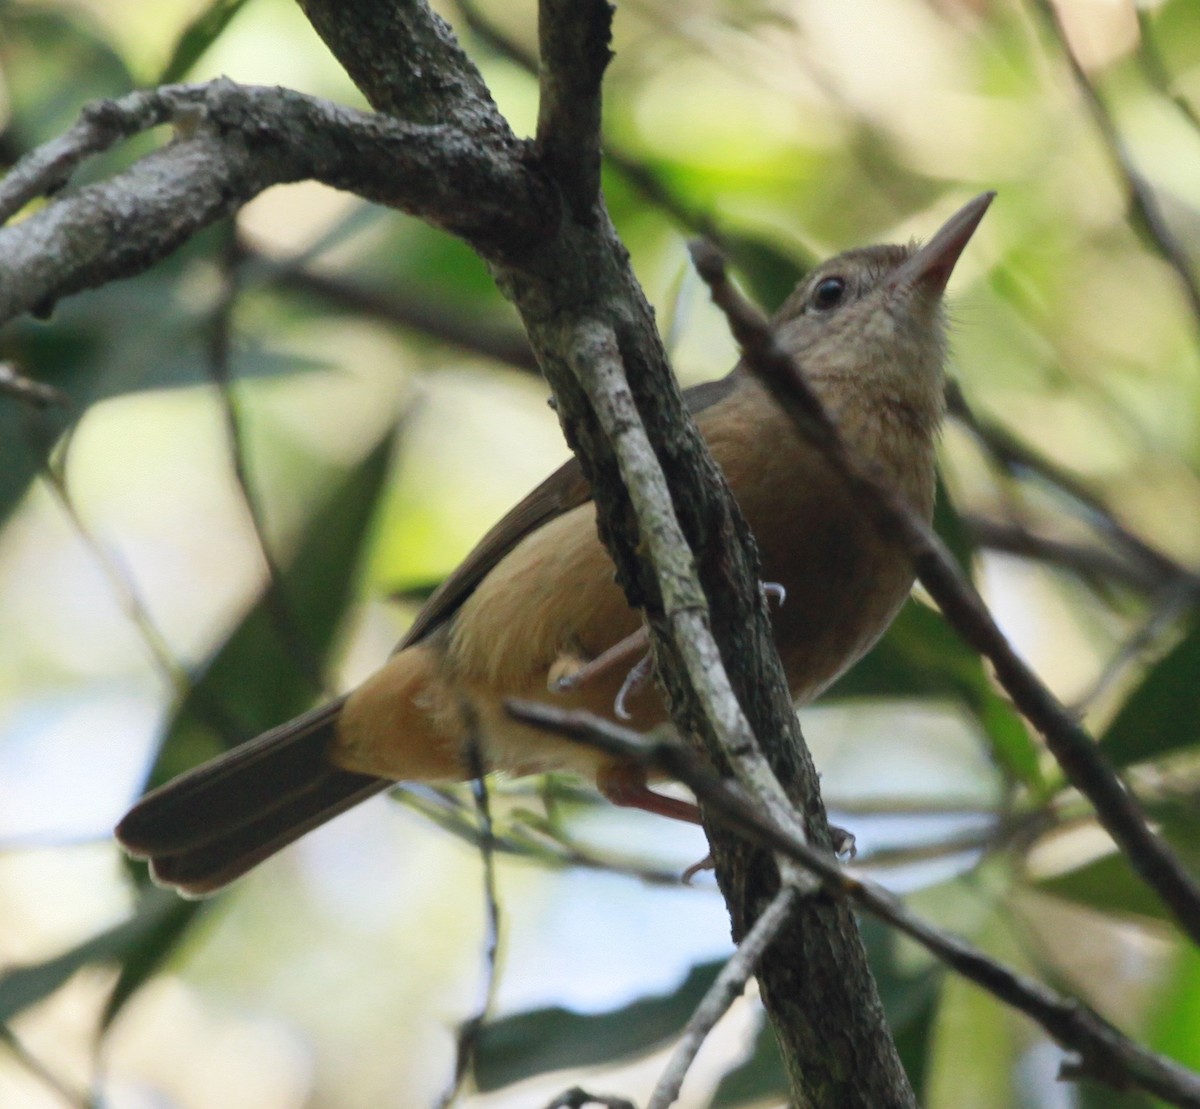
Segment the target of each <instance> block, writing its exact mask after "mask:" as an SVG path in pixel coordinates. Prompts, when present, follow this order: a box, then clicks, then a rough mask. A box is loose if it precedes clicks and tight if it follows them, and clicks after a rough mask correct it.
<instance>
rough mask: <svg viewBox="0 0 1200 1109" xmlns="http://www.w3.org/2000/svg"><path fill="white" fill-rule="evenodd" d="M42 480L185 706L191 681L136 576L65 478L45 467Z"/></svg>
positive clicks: (154, 661) (160, 672) (149, 652)
mask: <svg viewBox="0 0 1200 1109" xmlns="http://www.w3.org/2000/svg"><path fill="white" fill-rule="evenodd" d="M42 477H43V479H44V480H45V482H46V485H47V486H48V487H49V488H50V491H51V493H53V494H54V499H55V500H57V501H58V503H59V505H60V507H61V508H62V510H63V512H64V513H66V516H67V519H68V520H69V521H70V524H71V527H72V528H73V529H74V530H75V534H76V535H77V536H78V537H79V540H80V542H81V543H82V544H83V545H84V547H85V548H86V549H87V551H88V553H89V554H90V555H91V556H92V559H93V560H94V562H95V564H96V566H97V567H98V568H99V570H100V572H101V573H102V574H103V575H104V577H105V579H106V580H107V582H108V586H109V589H110V591H111V592H112V595H113V598H114V599H115V600H116V602H117V607H118V608H119V609H120V610H121V612H122V613H124V615H125V618H126V619H127V620H128V621H129V623H130V624H132V625H133V627H134V629H135V630H136V632H137V634H138V636H139V638H140V639H141V641H142V644H143V645H144V646H145V648H146V651H147V653H148V654H149V655H150V658H151V660H152V661H153V663H154V665H155V668H156V669H157V670H158V672H159V674H160V676H161V677H162V679H163V680H164V681H165V682H166V684H167V685H168V686H169V687H170V689H171V691H172V693H173V694H174V695H175V697H176V699H177V701H179V702H180V703H182V702H183V699H184V697H185V696H186V695H187V693H188V692H189V691H190V690H191V688H192V680H191V678H190V676H189V675H188V672H187V670H186V669H185V668H184V666H183V664H182V663H180V661H179V660H178V659H177V658H176V657H175V655H174V653H173V652H172V651H171V647H170V645H169V644H168V643H167V639H166V636H165V635H163V633H162V631H161V630H160V629H159V627H158V624H157V623H155V620H154V617H153V616H152V615H151V613H150V607H149V605H148V604H147V603H146V600H145V598H144V597H143V596H142V594H141V591H140V590H139V589H138V586H137V583H136V582H135V581H134V579H133V575H132V574H131V573H130V572H129V570H128V569H127V568H126V567H125V566H123V565H122V564H121V563H120V562H119V560H118V559H117V558H116V557H115V556H114V555H113V554H112V553H111V552H110V551H109V550H108V548H107V547H105V546H104V544H103V543H101V542H100V540H99V538H97V536H96V535H95V534H94V533H93V532H92V529H91V528H90V527H89V526H88V525H87V523H86V522H85V521H84V519H83V516H82V515H81V514H80V512H79V509H78V508H77V507H76V505H75V501H74V498H73V497H72V496H71V491H70V489H68V487H67V483H66V480H65V478H64V477H63V475H62V474H60V473H59V472H58V471H57V470H56V469H55V468H54V467H53V466H50V465H46V466H44V467H43V468H42Z"/></svg>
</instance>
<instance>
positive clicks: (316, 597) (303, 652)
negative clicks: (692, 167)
mask: <svg viewBox="0 0 1200 1109" xmlns="http://www.w3.org/2000/svg"><path fill="white" fill-rule="evenodd" d="M395 438H396V435H395V432H394V431H393V430H389V431H388V432H387V433H386V434H385V435H384V436H383V437H382V438H381V439H380V440H379V441H378V442H377V443H376V444H375V445H374V446H373V447H372V449H371V450H370V451H369V452H368V454H367V455H366V456H365V457H364V458H363V459H362V461H361V462H359V463H358V464H357V465H356V466H355V467H354V468H353V469H352V470H351V471H350V472H349V473H348V474H347V475H345V476H344V477H342V479H341V480H339V481H336V482H331V483H330V491H329V495H328V496H327V498H326V500H325V503H324V504H323V505H322V506H321V508H320V509H318V510H317V512H316V513H315V514H314V515H313V516H312V518H311V519H310V520H309V521H308V523H307V525H306V526H305V528H304V529H303V532H302V534H301V535H300V537H299V540H298V541H297V544H296V547H295V549H294V550H293V551H292V553H291V555H290V557H288V558H286V559H283V560H281V563H282V564H281V567H280V569H281V580H280V581H279V582H278V583H277V584H278V587H277V588H274V589H273V588H271V587H267V588H266V589H264V591H263V593H262V594H261V595H260V596H259V598H258V600H257V602H256V603H255V604H254V606H253V607H252V608H251V609H250V611H249V612H248V613H247V614H246V616H245V617H244V618H243V619H242V621H241V622H240V623H239V625H238V626H237V627H236V628H235V629H234V631H233V632H232V634H230V636H229V637H228V638H227V639H226V640H225V642H224V644H222V646H221V647H220V649H219V650H218V651H217V652H216V654H215V655H213V657H212V659H211V660H210V661H209V663H208V665H207V667H206V668H205V670H204V673H203V676H202V677H201V678H200V679H199V680H198V681H197V682H196V684H195V685H194V686H193V687H192V689H191V690H190V691H189V693H188V695H187V697H186V698H185V699H184V701H183V704H182V705H180V706H179V708H178V709H177V710H176V712H175V715H174V718H173V719H172V721H171V723H170V726H169V728H168V730H167V735H166V738H165V740H164V741H163V744H162V747H161V749H160V751H159V755H158V759H157V761H156V763H155V765H154V769H153V771H152V772H151V775H150V784H151V785H157V784H159V783H160V782H163V781H166V780H167V779H169V778H171V777H174V776H175V775H176V774H178V773H180V772H181V771H182V770H184V769H186V768H188V767H190V766H193V765H195V764H196V763H197V762H200V761H201V760H202V759H204V758H208V757H211V756H212V755H214V754H216V753H218V752H220V751H222V750H224V749H226V748H228V747H230V746H232V745H233V744H235V743H236V742H239V741H241V740H243V739H246V738H248V737H250V736H252V735H255V734H257V733H258V732H261V731H264V730H266V729H267V728H270V727H273V726H274V725H276V724H279V723H280V722H282V721H284V720H287V719H288V718H289V717H291V716H295V715H296V714H297V713H299V712H301V711H302V710H303V709H305V708H307V707H308V706H309V705H310V704H311V703H312V701H313V699H314V698H315V697H317V696H318V695H320V694H321V693H322V692H323V690H322V688H321V675H322V673H323V670H324V668H325V665H326V662H327V660H328V658H329V654H330V651H331V649H332V646H333V644H334V642H335V641H336V637H337V632H338V630H339V628H340V627H341V625H342V621H343V619H344V617H345V615H346V610H347V608H348V606H349V604H350V602H351V600H352V599H353V596H354V588H355V581H356V579H357V571H358V568H359V566H360V564H361V561H362V557H363V554H364V550H365V546H366V542H367V538H368V534H369V531H370V527H371V522H372V520H373V518H374V513H375V509H376V506H377V504H378V503H379V499H380V495H381V493H382V491H383V489H384V482H385V479H386V478H387V475H388V472H389V468H390V462H391V457H392V451H393V447H394V443H395Z"/></svg>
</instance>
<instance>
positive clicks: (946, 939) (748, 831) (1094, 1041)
mask: <svg viewBox="0 0 1200 1109" xmlns="http://www.w3.org/2000/svg"><path fill="white" fill-rule="evenodd" d="M508 710H509V712H510V713H512V714H513V715H514V716H515V717H516V718H517V719H519V720H522V721H524V722H525V723H528V724H532V725H534V726H535V727H540V728H544V729H546V730H547V731H551V732H553V733H554V734H555V735H560V736H563V737H565V738H567V739H570V740H573V741H575V742H578V743H584V744H587V745H589V746H592V747H596V748H598V749H599V750H601V751H603V752H605V753H606V754H609V755H612V756H615V757H617V758H621V759H628V760H630V761H631V762H635V763H637V764H639V765H642V766H645V767H647V768H653V769H655V770H658V771H661V772H663V773H665V774H668V775H670V776H671V777H672V778H675V779H676V780H678V781H680V782H682V783H684V785H686V786H688V787H689V788H690V789H691V790H692V791H693V792H694V793H695V794H696V796H697V798H699V799H700V801H701V803H702V804H703V805H704V806H705V811H706V812H711V813H712V814H714V815H715V816H716V817H718V818H719V819H720V820H721V821H722V822H723V823H725V824H726V825H728V826H729V827H731V828H733V829H735V830H736V831H737V832H739V833H741V834H742V835H744V836H745V837H746V838H747V839H750V840H752V841H753V842H755V843H758V844H760V845H761V846H764V847H767V848H769V849H771V850H773V851H775V852H777V853H779V854H780V855H783V856H785V857H787V858H789V859H792V860H793V861H794V862H795V863H797V864H798V865H799V866H801V867H802V868H804V870H806V871H808V872H809V873H810V874H811V875H813V876H815V877H816V878H817V879H818V880H819V881H820V882H821V884H822V886H823V888H824V890H825V892H826V893H828V894H830V895H832V896H834V897H837V898H842V899H845V900H847V901H849V902H851V903H852V904H853V905H855V906H856V907H857V908H859V909H861V910H864V911H866V912H868V913H870V914H871V915H872V916H874V917H876V918H878V919H879V920H882V921H884V922H885V923H886V924H888V925H890V926H891V927H893V928H895V929H896V930H897V931H899V932H903V933H904V935H906V936H908V937H909V938H911V939H913V940H915V941H916V942H917V943H918V944H920V945H921V946H922V947H923V948H925V950H927V951H928V952H930V954H932V955H934V956H935V957H936V958H937V959H938V960H940V961H941V962H942V963H944V964H945V965H946V966H947V967H949V968H950V969H952V970H954V971H957V972H958V973H959V974H961V975H963V977H965V978H969V979H970V980H971V981H972V982H975V983H976V984H977V985H979V986H982V987H983V989H985V990H987V991H988V992H989V993H990V994H992V995H993V996H995V997H997V998H999V999H1000V1000H1001V1001H1003V1002H1004V1003H1005V1004H1007V1005H1010V1006H1012V1007H1013V1008H1014V1009H1017V1010H1019V1011H1020V1012H1022V1013H1024V1014H1025V1015H1026V1016H1028V1017H1030V1018H1031V1019H1033V1020H1034V1021H1036V1022H1037V1024H1039V1025H1040V1026H1041V1027H1042V1028H1043V1029H1045V1031H1046V1032H1047V1033H1048V1034H1049V1035H1050V1036H1051V1037H1052V1038H1053V1039H1054V1040H1055V1041H1057V1042H1058V1043H1059V1044H1060V1045H1061V1046H1062V1047H1064V1048H1065V1049H1067V1050H1068V1051H1072V1052H1076V1053H1078V1060H1076V1061H1072V1062H1070V1063H1069V1064H1067V1065H1066V1066H1065V1068H1064V1075H1065V1076H1067V1077H1071V1078H1079V1077H1087V1078H1090V1079H1093V1080H1095V1081H1097V1082H1103V1083H1105V1084H1106V1085H1108V1086H1111V1087H1113V1088H1114V1089H1118V1090H1124V1089H1129V1088H1130V1087H1137V1088H1140V1089H1143V1090H1146V1091H1148V1092H1149V1093H1152V1094H1154V1095H1156V1096H1157V1097H1161V1098H1163V1099H1164V1100H1166V1101H1168V1102H1170V1103H1171V1104H1172V1105H1179V1106H1186V1107H1189V1109H1200V1075H1197V1074H1195V1073H1194V1072H1192V1071H1190V1070H1188V1069H1187V1068H1186V1067H1182V1066H1180V1065H1179V1064H1178V1063H1176V1062H1174V1061H1173V1060H1171V1059H1168V1058H1166V1057H1165V1056H1162V1055H1158V1054H1156V1053H1155V1052H1152V1051H1149V1050H1148V1049H1146V1048H1144V1047H1141V1046H1140V1045H1139V1044H1137V1043H1135V1042H1134V1041H1133V1040H1131V1039H1130V1038H1129V1037H1127V1036H1126V1035H1124V1034H1123V1033H1122V1032H1120V1031H1119V1030H1118V1029H1116V1028H1115V1027H1113V1026H1112V1025H1111V1024H1109V1023H1108V1022H1107V1021H1106V1020H1104V1018H1103V1017H1101V1016H1100V1015H1099V1014H1098V1013H1096V1012H1095V1011H1094V1010H1092V1009H1090V1008H1089V1007H1088V1006H1086V1005H1084V1004H1082V1003H1081V1002H1079V1001H1075V1000H1073V999H1071V998H1067V997H1064V996H1063V995H1061V994H1059V993H1056V992H1055V991H1054V990H1051V989H1049V988H1048V987H1047V986H1044V985H1042V984H1041V983H1040V982H1037V981H1035V980H1034V979H1032V978H1028V977H1026V976H1025V975H1022V974H1019V973H1018V972H1017V971H1015V970H1013V969H1012V968H1011V967H1007V966H1005V965H1004V964H1002V963H1000V962H998V961H996V960H994V959H992V958H990V957H989V956H987V955H985V954H984V953H983V952H982V951H980V950H979V949H978V948H975V947H973V946H972V945H971V944H969V943H967V942H966V941H964V940H962V939H960V938H959V937H957V936H955V935H953V934H951V933H949V932H946V931H943V930H942V929H940V928H937V927H935V926H934V925H932V924H930V923H929V922H928V921H926V920H924V919H922V918H921V917H919V916H917V915H916V914H914V913H912V912H911V911H910V910H909V909H908V908H907V907H906V906H905V905H904V903H903V902H902V901H900V900H899V898H897V897H895V896H894V895H893V894H891V893H889V892H888V891H887V890H885V889H884V888H883V887H882V886H878V885H876V884H875V883H873V882H870V881H868V880H866V879H863V878H859V877H858V876H857V875H855V874H853V873H851V872H850V871H849V870H847V869H846V868H844V867H843V866H841V864H839V863H838V862H837V860H836V859H835V858H834V857H833V856H832V855H827V854H824V853H822V852H820V851H817V850H816V849H814V848H813V847H811V846H809V844H808V843H806V842H805V841H804V840H803V839H800V838H798V837H795V836H793V835H792V834H791V833H790V832H789V831H787V830H786V829H785V828H783V827H781V826H779V825H778V824H776V823H775V822H774V820H773V819H772V818H771V817H770V816H768V815H767V814H765V813H764V812H763V811H762V810H761V808H760V807H759V806H757V805H756V804H753V803H752V802H751V801H750V800H748V795H747V794H746V793H745V792H744V791H743V790H741V789H740V788H738V787H737V786H735V785H733V784H731V783H729V782H727V781H724V780H722V779H721V778H718V777H717V776H716V775H715V774H714V773H713V772H712V771H711V770H710V769H709V768H708V767H707V766H706V765H705V764H704V763H703V761H702V760H701V759H700V758H699V757H698V756H696V755H695V754H693V753H692V752H691V751H689V750H688V749H687V748H685V747H683V746H682V745H681V744H679V743H677V742H674V741H670V740H666V741H664V740H659V741H655V740H653V739H651V740H647V739H645V738H643V737H642V736H640V735H638V734H637V733H636V732H632V731H630V730H629V729H627V728H623V727H621V726H620V725H617V724H613V723H611V722H609V721H607V720H605V719H603V718H601V717H597V716H593V715H591V714H590V713H584V712H569V711H564V710H561V709H557V708H554V707H552V706H549V705H545V704H541V703H535V702H529V701H510V702H509V703H508ZM772 908H774V906H772ZM768 911H770V910H768ZM764 915H766V914H764ZM783 915H786V914H783ZM760 919H761V918H760ZM750 934H751V935H753V934H754V933H753V932H751V933H750ZM767 939H768V942H769V937H768V938H767ZM739 955H740V952H739ZM738 957H739V956H738V955H735V957H734V958H735V959H738ZM727 969H728V968H727ZM740 971H741V967H740V966H739V967H738V969H737V974H740ZM731 978H733V979H736V974H731ZM718 981H720V979H718ZM714 990H715V986H714ZM706 1004H707V999H706V1002H705V1003H704V1004H702V1006H701V1008H702V1009H703V1008H704V1007H705V1005H706ZM698 1012H699V1010H698ZM694 1020H695V1022H696V1023H697V1025H698V1024H699V1022H700V1021H699V1017H697V1018H694ZM689 1027H690V1026H689ZM674 1063H675V1061H674V1060H672V1067H671V1071H672V1073H673V1072H674ZM665 1083H666V1077H665V1076H664V1082H663V1083H660V1089H664V1090H665V1089H666V1085H665ZM664 1096H665V1094H664ZM669 1104H670V1102H669V1101H662V1102H651V1105H653V1106H666V1105H669Z"/></svg>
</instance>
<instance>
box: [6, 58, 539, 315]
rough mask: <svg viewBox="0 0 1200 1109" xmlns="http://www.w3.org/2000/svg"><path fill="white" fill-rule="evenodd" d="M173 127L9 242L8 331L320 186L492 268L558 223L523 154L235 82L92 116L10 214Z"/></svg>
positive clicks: (178, 89) (186, 89)
mask: <svg viewBox="0 0 1200 1109" xmlns="http://www.w3.org/2000/svg"><path fill="white" fill-rule="evenodd" d="M163 123H173V124H175V126H176V130H177V136H178V137H177V138H176V139H175V140H174V141H173V142H171V143H170V144H168V145H167V146H165V147H163V148H162V149H160V150H158V151H156V152H154V153H153V154H150V155H149V156H147V157H146V158H143V159H142V160H141V161H139V162H137V163H135V164H134V165H133V166H131V167H130V168H129V169H128V170H126V171H125V172H123V173H121V174H118V175H117V176H115V177H113V178H111V179H110V180H107V181H104V182H101V183H99V184H95V185H88V186H86V187H85V188H82V189H79V190H77V191H74V192H71V193H69V194H67V195H65V196H62V197H60V198H58V199H56V200H54V201H53V202H52V203H50V204H49V205H47V206H46V207H45V208H43V209H42V210H40V211H38V212H35V213H34V214H32V215H30V216H29V217H28V218H26V219H24V220H21V221H20V222H18V223H16V224H13V225H11V226H9V227H7V228H5V229H3V230H2V231H0V323H3V322H5V321H7V320H9V319H11V318H13V316H15V315H17V314H19V313H21V312H24V311H29V310H31V309H34V310H44V309H45V308H47V307H48V306H49V305H50V304H52V303H53V302H54V300H56V299H58V298H59V297H61V296H63V295H65V294H67V293H72V292H77V291H79V290H81V289H86V288H92V287H94V286H97V285H100V284H103V283H104V282H106V281H111V280H114V279H116V278H119V277H127V276H130V275H132V274H135V273H140V272H141V271H143V270H145V269H147V268H148V267H149V266H151V265H153V264H154V263H155V262H157V261H159V260H160V259H162V258H163V257H165V256H166V255H167V254H169V253H170V252H171V251H172V250H174V249H175V248H176V247H177V246H179V245H180V243H182V242H184V241H186V240H187V239H188V238H189V237H190V236H191V235H194V234H195V233H196V232H197V231H199V230H201V229H202V228H204V227H206V226H208V225H209V224H211V223H213V222H215V221H216V220H218V219H220V218H222V217H223V216H226V215H228V214H229V213H230V212H233V211H235V210H236V209H237V208H238V207H240V206H241V205H242V204H245V203H246V202H247V201H248V200H250V199H251V198H253V197H254V196H256V195H257V194H258V193H260V192H262V191H263V190H264V189H266V188H268V187H269V186H271V185H276V184H280V183H283V182H289V181H298V180H305V179H315V180H318V181H322V182H324V183H325V184H327V185H331V186H333V187H335V188H339V189H348V190H350V191H352V192H355V193H357V194H358V195H359V196H363V197H366V198H367V199H368V200H375V201H378V202H379V203H381V204H388V205H391V206H392V207H396V208H400V209H402V210H404V211H406V212H409V213H410V214H412V215H416V216H420V217H421V218H422V219H425V220H427V221H428V222H430V223H432V224H434V225H435V226H439V227H442V228H444V229H446V230H447V231H450V232H452V233H454V234H456V235H460V236H462V237H463V238H466V239H467V240H469V241H470V242H471V243H472V245H474V246H475V247H476V249H478V250H479V251H480V252H481V253H483V254H484V255H485V256H487V257H492V258H503V257H506V256H508V255H510V254H515V253H521V252H522V251H524V250H526V249H528V246H529V244H530V243H532V242H536V241H538V240H539V239H540V238H541V237H543V236H544V235H546V234H547V233H548V232H549V231H550V230H551V229H552V228H553V226H554V225H555V223H556V222H557V219H556V214H555V213H556V211H557V203H556V201H555V197H554V194H553V193H551V192H550V191H549V190H547V189H545V188H544V187H543V186H542V184H541V181H540V178H539V177H538V176H537V175H536V174H532V173H530V172H529V171H528V169H527V168H526V167H525V165H524V164H523V161H522V155H521V150H520V148H519V147H517V146H515V145H514V144H512V143H510V142H507V141H501V142H499V143H495V144H492V145H490V146H489V145H488V143H487V140H486V139H481V138H477V137H473V136H470V135H468V134H466V133H464V132H462V131H460V130H458V129H456V128H455V127H453V126H451V125H448V124H436V125H424V124H411V123H402V122H397V121H396V120H393V119H390V118H388V117H387V116H382V115H372V114H368V113H365V112H358V111H354V110H353V109H349V108H342V107H339V106H337V105H334V104H330V103H328V102H326V101H322V100H317V99H314V98H313V97H308V96H303V95H301V94H300V93H296V92H291V91H289V90H286V89H273V88H257V87H243V86H239V85H235V84H233V83H232V82H229V81H224V80H220V81H214V82H212V83H211V84H207V85H174V86H167V87H165V88H162V89H156V90H150V91H144V92H135V93H131V94H130V95H129V96H126V97H122V98H121V99H120V100H113V101H103V102H101V103H99V104H95V105H92V106H90V107H89V108H88V109H87V110H85V112H84V114H83V117H82V118H81V120H80V122H79V123H78V124H77V125H76V126H75V127H74V128H73V129H72V130H71V131H70V132H68V133H67V135H65V136H63V137H62V138H60V139H57V140H55V141H54V142H52V143H50V144H48V147H45V148H41V149H40V150H37V151H34V152H33V153H32V154H30V155H29V156H28V157H27V158H25V159H23V160H22V161H21V162H19V163H18V164H17V165H16V166H15V167H14V168H13V170H12V171H11V172H10V174H9V175H8V177H7V178H6V179H5V181H4V182H3V185H2V187H0V211H5V212H8V213H11V212H13V211H15V210H16V209H19V208H20V207H21V206H22V205H23V204H25V203H27V202H29V201H30V200H32V199H34V198H35V197H36V196H38V195H40V194H41V193H44V192H45V191H47V190H48V189H51V188H53V187H55V186H57V185H59V184H61V182H62V179H63V176H64V174H69V173H70V171H71V170H72V169H74V168H75V167H76V166H78V165H79V164H80V163H81V162H82V161H84V160H85V159H86V158H87V157H88V156H90V155H91V154H94V153H95V152H96V151H97V150H100V149H104V148H105V144H106V143H107V144H110V145H111V143H115V142H117V141H119V140H120V139H121V138H122V137H124V136H125V135H128V134H131V133H133V132H136V131H140V130H145V129H147V128H150V127H153V126H156V125H158V124H163Z"/></svg>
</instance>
